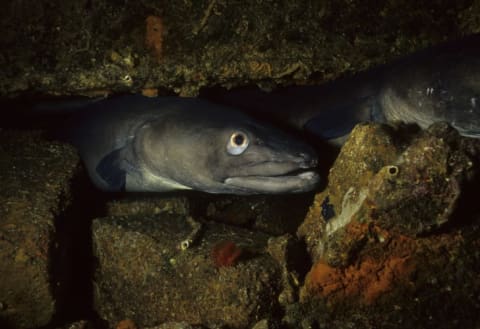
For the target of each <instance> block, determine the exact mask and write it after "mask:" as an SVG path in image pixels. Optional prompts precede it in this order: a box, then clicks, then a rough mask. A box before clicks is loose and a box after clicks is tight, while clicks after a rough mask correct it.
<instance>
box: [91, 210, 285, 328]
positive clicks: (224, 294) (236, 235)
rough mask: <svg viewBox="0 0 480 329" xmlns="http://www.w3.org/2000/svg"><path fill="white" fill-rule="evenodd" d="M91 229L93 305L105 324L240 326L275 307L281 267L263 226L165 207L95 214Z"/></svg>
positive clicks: (268, 312) (244, 325)
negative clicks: (198, 217) (251, 227)
mask: <svg viewBox="0 0 480 329" xmlns="http://www.w3.org/2000/svg"><path fill="white" fill-rule="evenodd" d="M195 223H197V224H200V225H201V227H200V228H199V227H196V224H195ZM92 230H93V233H92V234H93V243H94V255H95V257H96V258H97V262H98V263H97V264H98V265H97V270H96V274H95V290H94V291H95V305H96V306H95V307H96V310H97V311H98V313H99V315H100V316H101V317H102V318H103V319H105V320H107V321H108V322H109V323H110V324H111V325H114V324H115V323H117V322H118V321H120V320H122V319H126V318H129V319H132V320H133V321H134V322H135V323H136V324H137V325H139V326H141V327H142V326H153V325H158V324H160V323H162V322H167V321H187V322H188V323H191V324H200V323H204V324H208V323H223V324H225V325H228V326H229V327H231V328H245V327H246V326H248V325H249V324H252V323H255V322H256V321H258V320H260V319H262V317H263V316H265V315H267V314H271V312H274V311H275V309H276V308H277V302H276V300H277V299H278V294H279V290H280V284H281V283H280V270H279V266H278V264H277V263H276V262H275V260H274V259H272V258H271V257H270V256H269V255H268V254H267V253H266V252H265V247H266V244H267V239H268V236H267V235H265V234H261V233H255V232H251V231H246V230H242V229H238V228H233V227H229V226H225V225H222V224H214V225H212V224H201V223H198V222H195V221H194V220H193V221H192V218H185V217H184V216H180V215H169V214H160V215H157V216H137V217H135V216H124V217H119V216H117V217H109V218H101V219H97V220H95V221H94V223H93V228H92ZM189 238H190V244H189V245H188V246H186V245H185V244H184V241H186V240H188V239H189ZM265 301H268V302H265Z"/></svg>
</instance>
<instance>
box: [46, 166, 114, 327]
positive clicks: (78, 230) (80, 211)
mask: <svg viewBox="0 0 480 329" xmlns="http://www.w3.org/2000/svg"><path fill="white" fill-rule="evenodd" d="M109 198H111V196H109V195H108V194H106V193H102V192H101V191H98V190H97V189H95V187H94V186H93V185H92V183H91V182H90V180H89V179H88V177H87V175H86V173H85V171H84V170H83V168H82V170H81V171H80V173H79V174H78V175H76V176H75V178H74V179H73V181H72V183H71V195H68V196H64V199H65V200H63V201H62V202H63V204H66V205H67V208H66V209H65V210H64V211H63V212H62V214H61V215H60V216H59V217H58V218H57V219H56V227H55V230H56V237H57V240H56V241H55V242H54V244H55V245H54V246H51V252H52V255H51V265H50V266H51V268H50V271H51V275H52V287H53V290H54V291H53V295H54V296H55V299H56V313H55V314H54V317H53V319H52V321H51V322H50V324H49V325H48V326H46V327H44V328H42V329H50V328H58V327H59V326H62V325H66V324H68V323H72V322H75V321H80V320H88V321H90V322H91V323H92V324H94V327H95V328H103V327H105V324H104V322H103V321H102V320H101V319H100V318H99V317H98V315H97V314H96V313H95V311H94V309H93V277H94V264H95V260H94V255H93V245H92V235H91V225H92V220H93V219H94V218H98V217H103V216H105V214H106V208H105V205H106V203H107V201H108V200H109Z"/></svg>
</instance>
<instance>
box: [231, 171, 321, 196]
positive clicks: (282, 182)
mask: <svg viewBox="0 0 480 329" xmlns="http://www.w3.org/2000/svg"><path fill="white" fill-rule="evenodd" d="M319 181H320V176H319V174H318V173H316V172H315V171H303V172H300V173H297V172H295V173H291V174H285V175H280V176H239V177H229V178H227V179H225V181H224V183H225V184H226V185H230V186H232V187H236V188H240V189H244V190H248V191H249V192H250V193H258V194H280V193H301V192H308V191H311V190H313V189H314V188H315V187H317V185H318V183H319Z"/></svg>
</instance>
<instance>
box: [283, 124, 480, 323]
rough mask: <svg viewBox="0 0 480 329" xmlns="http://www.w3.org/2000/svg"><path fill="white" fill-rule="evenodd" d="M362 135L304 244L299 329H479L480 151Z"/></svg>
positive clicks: (374, 132) (383, 132)
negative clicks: (306, 257)
mask: <svg viewBox="0 0 480 329" xmlns="http://www.w3.org/2000/svg"><path fill="white" fill-rule="evenodd" d="M405 129H407V128H404V127H397V128H396V129H392V128H391V127H387V126H382V125H377V124H364V125H359V126H357V127H356V128H355V129H354V131H353V133H352V135H351V136H350V138H349V140H348V141H347V143H346V144H345V146H344V147H343V148H342V150H341V153H340V155H339V157H338V159H337V160H336V162H335V164H334V166H333V168H332V169H331V171H330V176H329V183H328V187H327V189H326V190H325V191H323V192H322V193H320V194H318V195H316V197H315V202H314V204H313V205H312V206H311V208H310V211H309V214H308V216H307V218H306V220H305V222H304V223H303V224H302V226H301V227H300V228H299V231H298V234H299V236H300V237H303V238H304V239H305V242H306V244H307V246H308V250H309V252H310V256H311V257H312V259H313V261H314V264H313V266H312V267H311V269H310V271H309V272H308V274H307V276H306V278H305V282H304V284H303V286H302V287H301V291H300V304H298V305H289V306H288V307H287V308H286V315H285V317H284V321H285V322H287V323H289V324H291V325H292V326H295V325H297V326H303V323H304V322H305V323H307V327H309V326H315V325H317V326H323V327H329V326H331V325H332V324H334V325H335V327H337V328H350V327H355V328H371V327H379V328H383V327H392V328H408V327H420V328H423V327H435V328H453V327H465V328H476V327H478V325H479V324H480V318H479V316H478V314H479V311H480V305H479V303H478V298H477V296H478V295H479V294H480V283H479V281H478V263H479V261H480V253H478V246H479V245H480V229H479V228H480V205H479V204H478V196H477V195H478V186H479V185H478V183H479V179H480V176H479V171H480V166H479V165H480V141H478V140H474V139H468V138H464V137H460V136H459V135H458V133H457V132H456V131H455V130H453V129H452V128H451V127H449V126H448V125H446V124H444V123H438V124H435V125H433V126H431V127H430V128H429V129H428V130H426V131H409V130H405Z"/></svg>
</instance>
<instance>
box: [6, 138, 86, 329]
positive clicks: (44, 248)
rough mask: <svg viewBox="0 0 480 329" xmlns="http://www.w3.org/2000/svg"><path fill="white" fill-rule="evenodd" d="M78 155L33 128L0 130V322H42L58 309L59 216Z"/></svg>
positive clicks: (64, 277) (62, 249)
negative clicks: (50, 140)
mask: <svg viewBox="0 0 480 329" xmlns="http://www.w3.org/2000/svg"><path fill="white" fill-rule="evenodd" d="M78 171H79V158H78V156H77V154H76V152H75V151H74V150H73V149H72V148H71V147H69V146H67V145H62V144H59V143H52V142H48V141H47V140H46V139H44V138H43V137H42V135H41V134H40V133H37V132H28V133H26V132H14V131H0V181H1V182H2V186H1V189H0V264H1V266H0V305H1V307H0V326H1V327H6V326H12V327H15V328H34V327H40V326H45V325H46V324H48V323H49V322H50V320H51V319H52V316H53V315H54V314H55V313H56V312H61V311H62V306H63V305H62V301H63V300H64V297H65V293H66V291H65V289H66V288H67V287H66V286H67V281H68V276H69V274H68V270H67V268H65V267H64V265H65V264H66V263H65V262H66V258H67V255H68V248H66V244H65V242H66V240H65V237H64V236H62V234H63V232H61V229H59V226H61V227H65V226H66V223H64V222H62V221H66V220H67V219H66V218H62V217H61V216H62V215H63V214H64V213H65V211H66V210H67V208H68V207H69V205H70V201H71V193H72V192H71V190H70V184H71V181H72V179H73V178H74V177H75V175H76V174H77V173H78Z"/></svg>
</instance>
